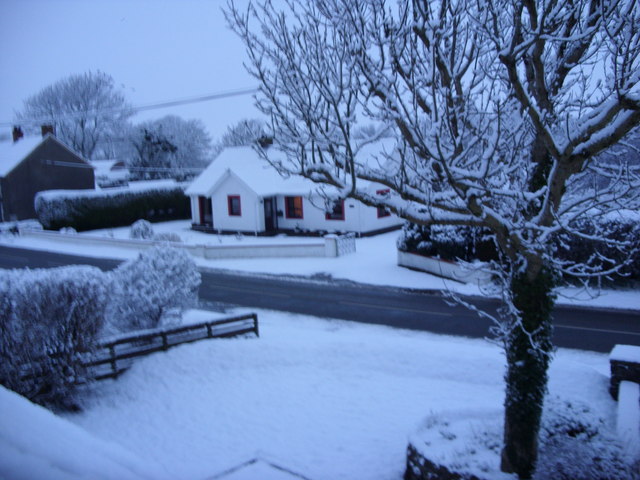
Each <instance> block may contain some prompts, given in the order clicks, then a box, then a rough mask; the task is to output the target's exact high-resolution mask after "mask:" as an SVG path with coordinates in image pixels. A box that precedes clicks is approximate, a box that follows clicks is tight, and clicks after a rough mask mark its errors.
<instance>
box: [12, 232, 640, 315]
mask: <svg viewBox="0 0 640 480" xmlns="http://www.w3.org/2000/svg"><path fill="white" fill-rule="evenodd" d="M153 228H154V231H155V233H169V232H173V233H176V234H178V235H179V236H180V238H181V239H182V241H183V243H191V244H202V245H234V244H240V245H261V244H269V243H271V244H274V243H275V244H283V243H316V242H318V241H320V239H318V238H317V237H287V236H284V235H279V236H276V237H254V236H250V235H243V236H236V235H215V234H207V233H202V232H196V231H193V230H191V222H190V221H189V220H180V221H174V222H164V223H155V224H153ZM129 232H130V228H129V227H122V228H114V229H108V230H97V231H92V232H84V233H81V234H79V235H98V236H107V237H114V238H129ZM398 235H399V232H397V231H396V232H390V233H386V234H382V235H377V236H375V237H368V238H359V239H357V240H356V253H355V254H350V255H345V256H343V257H337V258H251V259H228V260H206V259H202V258H196V259H195V260H196V263H197V264H198V266H200V267H202V268H214V269H225V270H233V271H239V272H247V273H256V274H275V275H300V276H306V277H310V276H320V277H324V278H326V277H327V276H330V277H333V278H338V279H347V280H352V281H354V282H361V283H368V284H374V285H387V286H395V287H402V288H415V289H426V290H445V289H451V290H454V291H456V292H458V293H462V294H467V295H482V292H481V291H480V289H479V288H478V287H477V286H476V285H472V284H462V283H459V282H456V281H452V280H444V279H442V278H440V277H437V276H434V275H430V274H427V273H422V272H415V271H411V270H408V269H406V268H403V267H400V266H398V265H397V250H396V241H397V239H398ZM0 243H4V244H7V245H15V246H18V247H20V246H23V247H26V248H35V249H41V250H49V251H59V252H65V253H73V254H78V255H87V256H95V257H105V258H120V259H128V258H134V257H136V256H137V254H138V252H136V251H135V250H133V249H128V248H120V247H109V248H103V247H100V248H96V247H92V246H89V245H81V244H78V243H75V242H72V241H71V242H70V241H64V242H55V241H51V240H45V239H37V238H20V237H15V236H13V235H9V234H0ZM559 293H560V296H559V298H558V303H559V304H573V305H589V306H593V307H603V308H618V309H633V310H640V295H639V294H638V291H637V290H602V291H587V290H585V289H579V288H564V289H562V290H561V291H560V292H559Z"/></svg>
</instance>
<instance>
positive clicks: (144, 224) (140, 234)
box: [129, 219, 153, 240]
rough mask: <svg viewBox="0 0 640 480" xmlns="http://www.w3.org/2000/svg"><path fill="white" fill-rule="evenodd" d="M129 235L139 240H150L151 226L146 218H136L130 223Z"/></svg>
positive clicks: (151, 234)
mask: <svg viewBox="0 0 640 480" xmlns="http://www.w3.org/2000/svg"><path fill="white" fill-rule="evenodd" d="M129 237H131V238H135V239H140V240H151V239H152V238H153V226H152V225H151V222H148V221H147V220H143V219H140V220H137V221H136V222H134V224H133V225H131V231H130V232H129Z"/></svg>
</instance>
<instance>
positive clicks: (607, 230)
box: [555, 211, 640, 280]
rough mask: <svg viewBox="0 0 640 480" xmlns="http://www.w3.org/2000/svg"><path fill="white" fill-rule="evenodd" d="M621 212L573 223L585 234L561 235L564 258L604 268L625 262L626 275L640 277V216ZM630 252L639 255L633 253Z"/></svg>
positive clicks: (558, 244) (560, 253)
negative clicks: (612, 215)
mask: <svg viewBox="0 0 640 480" xmlns="http://www.w3.org/2000/svg"><path fill="white" fill-rule="evenodd" d="M619 213H620V215H616V216H614V217H611V216H609V217H607V218H602V217H601V216H593V217H590V218H583V219H581V220H580V221H579V222H575V224H573V225H571V228H572V229H574V230H576V231H578V232H580V233H581V234H582V235H583V236H577V235H569V234H568V233H561V234H560V235H557V236H556V242H555V244H556V248H557V250H558V256H559V257H560V259H562V260H564V261H567V262H571V263H583V264H585V265H590V266H600V267H601V268H602V269H603V270H607V269H609V268H611V267H613V266H615V265H623V267H622V269H621V270H620V274H621V275H622V276H623V277H625V278H627V279H630V280H640V255H639V254H638V252H640V215H638V213H637V212H629V211H620V212H619ZM603 238H606V239H607V240H606V241H605V240H603ZM623 245H624V246H623ZM630 251H631V252H635V254H634V255H629V252H630Z"/></svg>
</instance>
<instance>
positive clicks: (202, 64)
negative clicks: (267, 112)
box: [0, 0, 260, 140]
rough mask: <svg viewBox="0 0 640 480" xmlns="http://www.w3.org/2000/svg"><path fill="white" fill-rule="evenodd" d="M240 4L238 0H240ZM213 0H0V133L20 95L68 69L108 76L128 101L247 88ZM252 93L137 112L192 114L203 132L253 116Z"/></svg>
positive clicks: (215, 132)
mask: <svg viewBox="0 0 640 480" xmlns="http://www.w3.org/2000/svg"><path fill="white" fill-rule="evenodd" d="M241 2H243V0H241ZM225 5H226V1H223V0H0V12H1V13H0V43H1V44H2V46H3V51H2V54H1V55H0V71H1V72H3V74H2V75H1V76H0V135H2V136H4V135H7V134H9V133H10V130H11V127H10V126H9V125H4V124H6V123H11V122H12V121H13V120H14V114H15V112H16V111H18V110H20V109H21V107H22V104H23V101H24V100H25V99H26V98H28V97H29V96H31V95H34V94H36V93H38V92H39V91H40V90H41V89H42V88H44V87H46V86H48V85H50V84H52V83H54V82H56V81H57V80H60V79H62V78H65V77H67V76H69V75H72V74H79V73H84V72H87V71H97V70H101V71H103V72H105V73H107V74H109V75H111V76H112V77H113V79H114V81H115V84H116V85H117V86H118V87H119V88H121V89H122V91H123V93H124V95H125V96H126V98H127V100H128V101H129V102H130V103H131V104H133V105H134V106H143V105H149V104H155V103H159V102H166V101H173V100H181V99H186V98H193V97H198V96H202V95H208V94H216V93H226V92H232V91H238V90H244V89H250V88H252V87H256V86H257V82H256V80H255V79H253V78H252V77H251V76H250V75H249V74H248V73H247V72H246V70H245V68H244V66H243V62H244V61H245V60H246V58H247V57H246V53H245V50H244V46H243V44H242V42H241V40H240V39H239V38H238V37H237V36H236V35H235V33H233V32H232V31H230V30H229V29H228V28H227V26H226V20H225V19H224V16H223V14H222V11H221V8H222V7H223V6H225ZM253 103H254V100H253V98H252V95H244V96H235V97H229V98H226V99H222V100H213V101H208V102H201V103H195V104H191V105H184V106H179V107H171V108H163V109H156V110H149V111H145V112H141V113H139V114H138V115H136V116H135V117H133V118H132V121H134V122H139V121H143V120H148V119H153V118H160V117H162V116H165V115H169V114H173V115H179V116H181V117H183V118H185V119H201V120H202V121H203V122H204V124H205V126H206V127H207V128H208V130H209V133H210V135H211V137H212V138H213V139H214V140H215V139H217V138H219V137H220V136H221V135H222V134H223V133H224V132H225V131H226V129H227V127H228V126H230V125H233V124H235V123H237V122H239V121H241V120H243V119H246V118H258V117H259V115H260V114H259V112H258V111H257V110H256V109H255V107H254V106H253Z"/></svg>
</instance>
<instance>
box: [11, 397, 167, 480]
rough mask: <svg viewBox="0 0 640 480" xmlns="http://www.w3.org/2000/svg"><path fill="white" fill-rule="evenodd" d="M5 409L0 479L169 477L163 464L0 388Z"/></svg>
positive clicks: (132, 478)
mask: <svg viewBox="0 0 640 480" xmlns="http://www.w3.org/2000/svg"><path fill="white" fill-rule="evenodd" d="M0 411H1V412H2V415H0V478H7V479H9V478H10V479H12V480H31V479H35V478H46V479H49V480H70V479H86V478H91V479H95V480H142V479H165V478H169V476H168V475H167V474H166V473H165V472H164V471H163V470H162V469H161V468H160V467H159V466H157V465H155V464H152V463H149V462H146V461H142V460H141V459H139V458H138V457H136V456H134V455H133V454H131V453H130V452H128V451H127V450H125V449H124V448H123V447H121V446H120V445H117V444H114V443H109V442H105V441H103V440H100V439H98V438H96V437H94V436H92V435H91V434H89V433H88V432H86V431H85V430H83V429H82V428H80V427H78V426H76V425H74V424H72V423H71V422H68V421H66V420H64V419H62V418H60V417H57V416H56V415H54V414H53V413H51V412H50V411H48V410H46V409H44V408H42V407H40V406H38V405H34V404H33V403H31V402H29V401H28V400H27V399H26V398H24V397H21V396H20V395H18V394H16V393H14V392H12V391H10V390H7V389H6V388H4V387H1V386H0Z"/></svg>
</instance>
